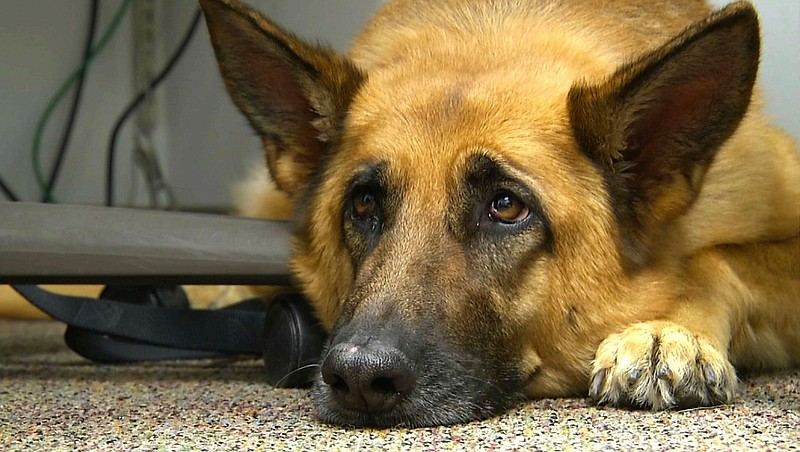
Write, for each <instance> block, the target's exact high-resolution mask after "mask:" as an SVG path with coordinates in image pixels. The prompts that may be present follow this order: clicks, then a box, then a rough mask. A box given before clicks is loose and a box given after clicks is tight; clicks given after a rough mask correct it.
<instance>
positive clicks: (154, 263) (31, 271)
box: [0, 203, 291, 285]
mask: <svg viewBox="0 0 800 452" xmlns="http://www.w3.org/2000/svg"><path fill="white" fill-rule="evenodd" d="M290 235H291V228H290V225H289V223H287V222H280V221H265V220H254V219H245V218H235V217H227V216H221V215H207V214H194V213H177V212H163V211H152V210H138V209H122V208H109V207H95V206H80V205H62V204H34V203H0V283H4V284H44V283H51V284H73V283H74V284H265V285H281V284H287V283H289V280H290V278H289V265H288V261H289V250H290V245H289V241H290Z"/></svg>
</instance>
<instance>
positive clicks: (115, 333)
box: [13, 285, 265, 362]
mask: <svg viewBox="0 0 800 452" xmlns="http://www.w3.org/2000/svg"><path fill="white" fill-rule="evenodd" d="M13 287H14V289H15V290H16V291H17V292H19V293H20V294H21V295H22V296H24V297H25V298H26V299H27V300H28V301H30V302H31V303H33V304H34V305H35V306H36V307H38V308H39V309H41V310H42V311H44V312H45V313H47V314H49V315H50V316H52V317H53V318H56V319H58V320H61V321H63V322H65V323H66V324H67V325H69V327H68V331H67V334H66V340H67V344H68V345H70V347H71V348H73V350H75V351H76V352H78V353H79V354H81V355H82V356H85V357H87V358H89V359H93V360H95V361H101V362H122V361H142V360H147V361H152V360H158V359H194V358H205V357H215V356H221V355H222V354H254V355H261V354H262V346H263V345H262V344H263V333H264V317H265V313H264V311H263V308H262V309H257V308H256V306H257V305H258V306H260V303H259V302H252V301H251V302H247V303H245V304H244V305H241V306H238V307H233V308H229V309H219V310H192V309H165V308H162V307H157V306H142V305H136V304H131V303H123V302H118V301H111V300H105V299H102V298H100V299H94V298H86V297H75V296H67V295H60V294H55V293H52V292H48V291H46V290H44V289H41V288H40V287H38V286H35V285H15V286H13ZM109 335H110V336H109Z"/></svg>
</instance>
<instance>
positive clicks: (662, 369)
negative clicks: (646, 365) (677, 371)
mask: <svg viewBox="0 0 800 452" xmlns="http://www.w3.org/2000/svg"><path fill="white" fill-rule="evenodd" d="M656 378H658V379H659V380H670V379H671V378H672V372H671V371H670V370H669V366H668V365H666V364H664V363H661V365H659V366H658V371H657V372H656Z"/></svg>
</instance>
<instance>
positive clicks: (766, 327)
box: [589, 237, 800, 409]
mask: <svg viewBox="0 0 800 452" xmlns="http://www.w3.org/2000/svg"><path fill="white" fill-rule="evenodd" d="M798 249H800V238H798V237H795V238H793V239H789V240H785V241H779V242H769V243H753V244H749V245H729V246H723V247H715V248H711V249H707V250H705V251H703V252H701V253H698V254H697V255H695V256H694V257H692V259H690V260H689V261H688V262H687V263H686V271H685V273H684V274H682V275H681V276H679V277H678V278H676V279H675V280H672V281H669V282H665V281H660V283H661V284H664V283H666V284H668V285H669V286H670V287H673V290H672V291H670V293H669V294H668V295H667V296H668V297H670V298H671V301H669V302H670V307H671V309H669V310H668V311H667V312H668V314H666V315H664V316H661V317H659V318H658V320H655V321H649V322H645V323H638V324H635V325H632V326H629V327H628V328H627V329H624V330H623V331H622V332H620V333H617V334H612V335H610V336H608V337H607V338H606V339H605V340H604V341H603V342H602V343H601V344H600V346H599V348H598V350H597V354H596V356H595V360H594V363H593V368H592V375H591V378H590V384H589V393H590V396H591V397H592V398H593V399H595V400H596V401H597V402H599V403H601V404H609V405H622V406H634V407H641V408H652V409H666V408H680V407H693V406H709V405H716V404H723V403H729V402H731V401H732V398H733V396H734V394H735V390H736V385H737V377H736V372H735V371H734V367H733V364H735V365H736V367H737V368H741V369H778V368H787V367H791V366H796V365H798V364H800V331H798V329H797V325H800V303H799V302H798V300H800V266H798V265H797V250H798ZM754 262H758V263H761V265H759V266H754V265H753V263H754ZM658 284H659V283H658V282H655V281H653V280H650V281H646V280H644V278H642V280H641V281H636V287H637V288H638V290H636V291H634V292H633V293H636V294H638V295H639V299H638V300H631V303H640V304H641V305H642V306H645V305H652V304H653V303H656V302H657V300H655V299H654V297H659V292H662V293H663V291H660V290H657V291H654V292H653V293H652V294H649V293H648V287H653V286H654V285H658ZM662 301H663V300H662Z"/></svg>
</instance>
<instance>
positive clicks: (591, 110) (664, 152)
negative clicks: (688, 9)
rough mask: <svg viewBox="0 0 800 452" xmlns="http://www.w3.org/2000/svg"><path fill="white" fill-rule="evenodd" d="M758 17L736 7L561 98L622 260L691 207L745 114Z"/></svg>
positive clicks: (636, 260)
mask: <svg viewBox="0 0 800 452" xmlns="http://www.w3.org/2000/svg"><path fill="white" fill-rule="evenodd" d="M759 50H760V36H759V27H758V17H757V15H756V12H755V11H754V10H753V8H752V7H751V6H749V5H748V4H746V3H735V4H732V5H731V6H729V7H727V8H725V9H723V10H721V11H719V12H717V13H714V14H712V15H711V16H709V17H708V18H707V19H706V20H704V21H702V22H699V23H697V24H695V25H693V26H691V27H689V28H687V29H686V30H685V31H684V32H683V33H681V34H680V35H678V36H677V37H675V38H674V39H672V40H670V41H669V42H668V43H667V44H665V45H664V46H662V47H661V48H659V49H657V50H655V51H653V52H650V53H648V54H646V55H644V56H643V57H641V58H640V59H638V60H636V61H633V62H631V63H629V64H625V65H623V66H622V67H620V68H619V69H618V70H617V71H616V72H615V73H614V74H613V75H612V76H611V77H610V78H609V79H607V80H606V81H605V82H603V83H601V84H599V85H593V86H591V85H587V84H585V83H579V84H576V85H575V86H573V87H572V89H571V90H570V92H569V97H568V107H569V114H570V121H571V125H572V129H573V133H574V134H575V138H576V140H577V142H578V145H579V146H580V147H581V149H582V150H583V152H585V153H586V154H587V155H588V156H589V157H590V158H591V159H592V160H593V161H594V162H596V164H597V165H598V166H600V167H601V168H602V169H603V172H604V174H605V178H606V183H607V186H608V189H609V191H610V193H611V198H612V199H611V201H612V203H613V204H614V209H615V212H616V214H617V217H618V219H619V221H620V224H621V225H622V231H621V232H622V240H623V254H624V255H625V256H626V258H627V259H628V264H633V265H634V266H635V265H641V264H644V263H645V262H647V260H648V258H649V257H650V256H651V252H652V245H653V243H654V242H655V241H657V240H658V235H659V232H660V231H661V230H663V228H664V227H666V223H667V222H668V221H669V220H671V219H674V218H676V217H677V216H678V215H680V214H682V213H684V212H685V211H686V210H687V209H688V207H689V206H690V205H691V203H692V202H693V201H694V200H695V199H696V197H697V194H698V192H699V191H700V187H701V185H702V182H703V178H704V176H705V173H706V170H707V169H708V167H709V165H710V164H711V162H712V160H713V159H714V156H715V154H716V152H717V151H718V149H719V148H720V146H721V145H722V144H723V143H724V142H725V141H726V140H727V139H728V138H729V137H730V136H731V135H732V134H733V132H734V131H735V130H736V128H737V127H738V125H739V123H740V121H741V120H742V118H743V117H744V115H745V114H746V112H747V109H748V106H749V104H750V97H751V94H752V91H753V85H754V83H755V80H756V73H757V71H758V60H759Z"/></svg>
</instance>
